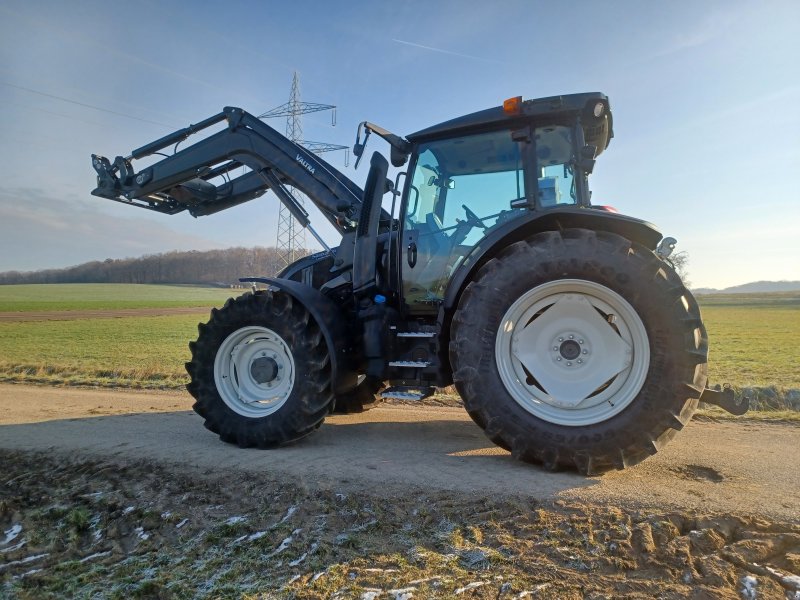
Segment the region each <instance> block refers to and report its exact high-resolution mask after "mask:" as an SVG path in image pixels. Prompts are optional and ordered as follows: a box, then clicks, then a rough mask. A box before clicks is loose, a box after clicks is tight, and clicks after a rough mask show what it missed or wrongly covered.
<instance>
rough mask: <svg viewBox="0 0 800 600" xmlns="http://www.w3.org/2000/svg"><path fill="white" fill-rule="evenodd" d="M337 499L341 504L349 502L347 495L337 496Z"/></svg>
mask: <svg viewBox="0 0 800 600" xmlns="http://www.w3.org/2000/svg"><path fill="white" fill-rule="evenodd" d="M336 499H337V500H338V501H339V502H344V501H345V500H347V495H346V494H336Z"/></svg>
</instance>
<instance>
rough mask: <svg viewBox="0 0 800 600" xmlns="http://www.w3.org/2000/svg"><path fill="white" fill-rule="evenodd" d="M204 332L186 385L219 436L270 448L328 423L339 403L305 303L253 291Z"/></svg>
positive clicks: (215, 315) (194, 346) (214, 315)
mask: <svg viewBox="0 0 800 600" xmlns="http://www.w3.org/2000/svg"><path fill="white" fill-rule="evenodd" d="M198 329H199V332H200V335H199V337H198V338H197V341H196V342H192V343H190V344H189V348H190V349H191V352H192V360H191V361H190V362H188V363H186V370H187V372H188V373H189V376H190V377H191V381H190V382H189V384H188V385H187V386H186V387H187V389H188V390H189V392H190V393H191V394H192V396H194V398H195V400H196V402H195V404H194V406H193V408H194V410H195V412H197V413H198V414H199V415H200V416H201V417H203V418H204V419H205V426H206V428H208V429H209V430H211V431H213V432H214V433H217V434H218V435H219V437H220V439H222V440H223V441H225V442H229V443H232V444H237V445H239V446H241V447H251V446H255V447H258V448H271V447H275V446H280V445H283V444H287V443H289V442H293V441H295V440H298V439H300V438H302V437H304V436H306V435H308V434H309V433H311V432H313V431H314V430H315V429H316V428H318V427H319V426H320V425H321V424H322V421H323V420H324V418H325V415H327V414H328V412H329V410H330V407H331V404H332V402H333V393H332V390H331V367H330V357H329V355H328V348H327V345H326V343H325V339H324V338H323V335H322V332H321V331H320V328H319V326H318V325H317V323H316V322H315V321H314V319H313V318H312V317H311V315H310V314H309V313H308V311H307V310H306V308H305V307H304V306H303V305H302V304H300V303H299V302H297V301H296V300H295V299H293V298H292V297H291V296H289V295H288V294H286V293H284V292H280V291H267V292H256V293H254V294H251V293H247V294H244V295H243V296H240V297H239V298H236V299H230V300H228V302H227V303H226V304H225V306H224V307H223V308H222V309H219V310H217V309H213V310H212V311H211V319H210V320H209V321H208V323H201V324H200V325H199V326H198Z"/></svg>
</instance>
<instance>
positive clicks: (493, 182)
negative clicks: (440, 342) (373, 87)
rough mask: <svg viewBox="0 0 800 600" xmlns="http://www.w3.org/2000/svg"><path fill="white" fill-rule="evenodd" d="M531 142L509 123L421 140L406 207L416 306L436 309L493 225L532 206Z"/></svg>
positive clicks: (416, 311)
mask: <svg viewBox="0 0 800 600" xmlns="http://www.w3.org/2000/svg"><path fill="white" fill-rule="evenodd" d="M524 143H525V142H517V141H514V140H513V139H512V137H511V131H510V130H508V129H502V130H498V131H493V132H489V133H481V134H475V135H469V136H462V137H456V138H449V139H446V140H438V141H432V142H428V143H422V144H420V145H419V147H418V152H417V154H416V160H415V161H414V163H413V165H412V173H411V175H410V180H409V184H408V186H407V191H406V202H405V206H404V208H405V210H404V213H403V215H401V216H402V220H401V222H402V227H403V235H402V247H401V249H400V270H401V277H402V282H401V283H402V285H401V286H400V289H402V295H403V302H404V305H405V309H406V311H407V312H408V314H410V315H420V316H424V315H436V314H437V313H438V310H439V304H441V302H442V301H443V299H444V293H445V290H446V289H447V284H448V282H449V280H450V275H451V273H452V272H453V271H454V270H455V269H456V268H457V267H458V265H459V264H460V263H461V261H463V259H464V257H466V255H467V254H468V253H469V252H470V250H472V248H473V247H474V246H475V245H476V244H477V243H478V242H479V241H480V240H481V239H482V238H483V237H484V236H485V235H486V233H487V232H488V231H490V230H491V229H492V227H494V226H495V225H498V224H500V223H503V222H506V221H508V220H509V219H513V218H516V217H518V216H521V215H522V214H524V212H525V210H526V209H525V208H519V206H520V204H525V200H526V191H525V169H524V164H523V152H522V150H523V147H522V145H523V144H524ZM515 201H517V202H516V203H515ZM520 201H521V202H520ZM515 206H517V207H516V208H515Z"/></svg>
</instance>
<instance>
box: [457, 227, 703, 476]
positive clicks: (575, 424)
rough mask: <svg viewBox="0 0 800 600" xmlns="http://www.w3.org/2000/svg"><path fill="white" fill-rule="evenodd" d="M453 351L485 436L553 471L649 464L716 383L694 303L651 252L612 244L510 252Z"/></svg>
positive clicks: (535, 246) (550, 243)
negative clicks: (710, 377)
mask: <svg viewBox="0 0 800 600" xmlns="http://www.w3.org/2000/svg"><path fill="white" fill-rule="evenodd" d="M451 339H452V341H451V345H450V360H451V364H452V366H453V372H454V380H455V384H456V387H457V389H458V390H459V392H460V394H461V396H462V398H463V400H464V404H465V406H466V408H467V410H468V412H469V414H470V415H471V416H472V418H473V419H474V420H475V422H476V423H478V424H479V425H480V426H481V427H483V429H484V430H485V432H486V434H487V435H488V436H489V437H490V438H491V439H492V440H493V441H494V442H495V443H497V444H498V445H500V446H502V447H504V448H506V449H508V450H510V451H511V452H512V454H513V455H514V456H516V457H517V458H519V459H521V460H524V461H527V462H535V463H541V464H543V465H544V466H545V467H547V468H550V469H556V468H561V467H571V468H577V469H578V470H579V471H581V472H583V473H585V474H594V473H600V472H603V471H606V470H608V469H612V468H620V469H621V468H624V467H627V466H630V465H633V464H636V463H638V462H639V461H641V460H643V459H644V458H646V457H647V456H649V455H651V454H653V453H655V452H656V451H657V450H659V449H660V448H661V447H662V446H663V445H664V444H665V443H666V442H667V441H669V440H670V439H671V438H672V437H673V436H674V435H675V433H676V432H677V430H679V429H681V428H682V427H683V426H684V425H685V424H686V423H687V422H688V421H689V419H690V418H691V415H692V414H693V412H694V410H695V409H696V407H697V402H698V398H699V396H700V393H701V392H702V390H703V388H704V387H705V383H706V361H707V339H706V332H705V329H704V328H703V324H702V321H701V319H700V312H699V309H698V307H697V303H696V302H695V300H694V298H693V297H692V295H691V294H690V293H689V291H688V290H687V289H686V288H685V287H684V286H683V283H682V282H681V280H680V278H679V277H678V276H677V274H676V273H675V272H674V271H673V269H672V268H671V267H670V266H669V265H667V264H666V263H664V262H663V261H662V260H661V259H659V258H658V257H657V256H656V255H655V254H654V253H653V252H652V251H650V250H649V249H647V248H644V247H642V246H639V245H638V244H635V243H632V242H631V241H629V240H627V239H625V238H622V237H620V236H618V235H615V234H611V233H606V232H594V231H588V230H583V229H568V230H565V231H562V232H547V233H542V234H538V235H536V236H534V237H532V238H530V239H529V240H528V241H526V242H519V243H516V244H513V245H512V246H509V247H508V248H506V249H505V250H504V252H502V253H501V254H500V255H499V256H497V257H496V258H494V259H492V260H490V261H489V262H487V263H486V264H485V265H484V266H483V267H482V269H481V270H480V271H479V273H478V275H477V277H476V278H475V280H474V281H473V282H471V283H470V284H469V285H468V286H467V288H466V290H465V291H464V293H463V295H462V297H461V299H460V302H459V306H458V310H457V312H456V313H455V315H454V318H453V324H452V338H451Z"/></svg>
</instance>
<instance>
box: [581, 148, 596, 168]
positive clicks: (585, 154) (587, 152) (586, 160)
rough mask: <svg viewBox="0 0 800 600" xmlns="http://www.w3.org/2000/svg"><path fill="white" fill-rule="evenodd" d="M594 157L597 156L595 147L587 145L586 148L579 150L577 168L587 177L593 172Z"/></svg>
mask: <svg viewBox="0 0 800 600" xmlns="http://www.w3.org/2000/svg"><path fill="white" fill-rule="evenodd" d="M595 156H597V146H591V145H589V144H587V145H586V146H584V147H583V148H581V152H580V159H579V160H578V166H579V167H580V168H581V170H583V171H584V172H585V173H586V174H587V175H590V174H591V173H592V171H594V163H595V162H596V161H595V159H594V157H595Z"/></svg>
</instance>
